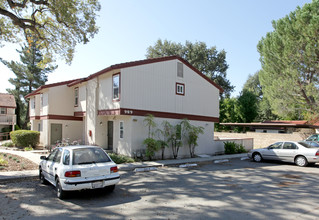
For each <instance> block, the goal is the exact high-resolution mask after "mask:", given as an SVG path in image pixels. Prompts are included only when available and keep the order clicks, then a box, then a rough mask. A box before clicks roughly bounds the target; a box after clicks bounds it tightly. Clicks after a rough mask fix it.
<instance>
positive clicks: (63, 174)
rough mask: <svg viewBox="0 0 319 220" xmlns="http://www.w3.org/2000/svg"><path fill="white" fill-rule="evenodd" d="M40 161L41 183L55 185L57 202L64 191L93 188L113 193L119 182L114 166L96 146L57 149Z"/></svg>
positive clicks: (63, 195)
mask: <svg viewBox="0 0 319 220" xmlns="http://www.w3.org/2000/svg"><path fill="white" fill-rule="evenodd" d="M40 158H41V159H42V161H41V162H40V165H39V178H40V181H41V183H46V182H47V181H48V182H50V183H51V184H52V185H54V186H55V187H56V189H57V197H58V198H60V199H63V198H64V197H65V195H66V192H67V191H75V190H83V189H96V188H104V189H106V190H107V191H113V190H114V188H115V185H116V184H117V183H118V182H119V181H120V174H119V173H118V168H117V165H116V164H115V163H114V162H113V161H112V159H111V158H110V157H109V156H108V154H107V153H106V152H105V151H104V150H103V149H102V148H100V147H97V146H67V147H58V148H56V149H54V150H53V152H52V153H51V154H50V155H49V156H48V157H46V156H41V157H40Z"/></svg>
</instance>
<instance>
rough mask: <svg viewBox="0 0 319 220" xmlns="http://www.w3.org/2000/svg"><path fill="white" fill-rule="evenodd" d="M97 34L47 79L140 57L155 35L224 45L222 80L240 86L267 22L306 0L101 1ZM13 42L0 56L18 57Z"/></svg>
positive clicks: (0, 69)
mask: <svg viewBox="0 0 319 220" xmlns="http://www.w3.org/2000/svg"><path fill="white" fill-rule="evenodd" d="M100 2H101V5H102V9H101V11H100V13H99V14H100V16H99V18H98V20H97V21H98V25H99V27H100V31H99V33H98V34H97V35H96V36H95V38H94V39H92V40H91V41H90V42H89V43H88V44H86V45H78V46H77V47H76V53H75V56H74V60H73V62H72V64H71V65H67V64H65V62H64V61H63V60H58V62H57V64H58V65H59V67H58V69H57V70H55V72H53V73H50V74H49V81H48V82H47V83H54V82H60V81H65V80H69V79H75V78H80V77H85V76H88V75H90V74H92V73H95V72H97V71H99V70H101V69H104V68H106V67H108V66H110V65H113V64H117V63H122V62H129V61H134V60H141V59H145V54H146V49H147V47H149V46H151V45H154V43H155V42H156V41H157V40H158V39H162V40H165V39H167V40H170V41H174V42H180V43H183V44H184V43H185V41H186V40H189V41H191V42H196V41H203V42H205V43H206V44H207V46H209V47H211V46H216V47H217V50H219V51H220V50H222V49H224V50H225V51H226V53H227V56H226V61H227V63H228V65H229V68H228V70H227V78H228V79H229V80H230V82H231V84H232V85H234V86H235V91H234V93H233V94H232V96H237V95H238V94H239V92H240V91H241V90H242V86H243V84H244V83H245V82H246V80H247V78H248V75H249V74H254V73H255V72H256V71H258V70H259V69H260V67H261V65H260V62H259V53H258V52H257V48H256V46H257V43H258V41H259V40H260V39H261V38H262V37H263V36H265V35H266V33H267V32H270V31H272V25H271V21H272V20H277V19H279V18H282V17H284V16H285V15H287V14H289V12H291V11H294V10H295V9H296V7H297V6H301V7H302V6H303V5H304V4H305V3H310V2H311V0H258V1H256V0H222V1H221V0H196V1H195V0H192V1H190V0H183V1H182V0H174V1H172V0H161V1H153V0H136V1H131V0H125V1H123V0H118V1H111V0H101V1H100ZM16 49H19V46H17V45H11V44H7V45H6V46H5V47H3V48H1V49H0V57H2V58H4V59H6V60H18V59H19V54H18V53H17V52H16V51H15V50H16ZM0 75H1V81H0V92H6V88H12V86H11V84H10V83H8V79H9V78H10V77H14V74H13V73H11V72H10V70H9V69H8V68H6V67H5V66H4V65H3V64H2V63H1V64H0Z"/></svg>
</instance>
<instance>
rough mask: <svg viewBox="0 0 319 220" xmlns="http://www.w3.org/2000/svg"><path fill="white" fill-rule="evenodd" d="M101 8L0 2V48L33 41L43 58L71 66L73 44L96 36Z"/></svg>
mask: <svg viewBox="0 0 319 220" xmlns="http://www.w3.org/2000/svg"><path fill="white" fill-rule="evenodd" d="M100 8H101V6H100V3H99V2H98V0H63V1H54V0H23V1H21V0H20V1H17V0H0V46H1V43H3V42H11V43H18V42H21V41H22V40H23V39H25V40H26V42H28V43H29V42H31V41H32V39H33V38H34V37H36V38H37V39H38V44H39V45H40V48H41V50H42V53H43V54H44V55H45V57H51V58H53V59H54V58H55V57H54V56H55V55H59V56H61V57H62V58H64V59H65V60H66V61H67V62H68V63H70V62H71V61H72V59H73V53H74V47H75V46H76V44H78V43H84V44H85V43H87V42H88V41H89V38H93V37H94V35H95V34H96V33H97V32H98V27H97V26H96V21H95V20H96V17H97V14H96V13H97V12H98V11H99V10H100Z"/></svg>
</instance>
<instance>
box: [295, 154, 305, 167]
mask: <svg viewBox="0 0 319 220" xmlns="http://www.w3.org/2000/svg"><path fill="white" fill-rule="evenodd" d="M295 164H296V165H298V166H300V167H305V166H307V165H308V161H307V159H306V158H305V157H304V156H298V157H296V159H295Z"/></svg>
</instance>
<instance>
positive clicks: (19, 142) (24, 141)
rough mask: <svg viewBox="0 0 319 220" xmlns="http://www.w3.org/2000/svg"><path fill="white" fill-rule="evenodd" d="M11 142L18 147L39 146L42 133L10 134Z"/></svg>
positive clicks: (22, 131) (17, 132) (15, 132)
mask: <svg viewBox="0 0 319 220" xmlns="http://www.w3.org/2000/svg"><path fill="white" fill-rule="evenodd" d="M10 136H11V140H12V142H13V144H14V145H15V146H17V147H30V146H31V147H33V148H35V147H36V146H37V145H38V144H39V139H40V132H38V131H29V130H19V131H11V132H10Z"/></svg>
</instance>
